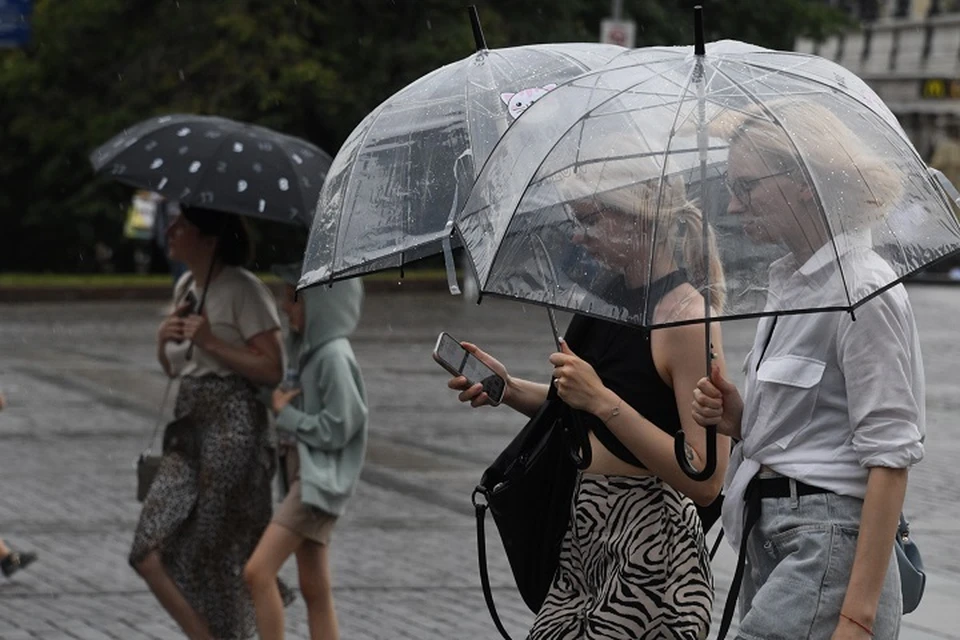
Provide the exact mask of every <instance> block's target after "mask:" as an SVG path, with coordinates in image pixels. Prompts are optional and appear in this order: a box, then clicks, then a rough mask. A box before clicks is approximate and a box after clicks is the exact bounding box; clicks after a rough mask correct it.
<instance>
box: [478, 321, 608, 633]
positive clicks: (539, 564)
mask: <svg viewBox="0 0 960 640" xmlns="http://www.w3.org/2000/svg"><path fill="white" fill-rule="evenodd" d="M580 333H582V331H577V330H575V329H574V330H572V331H571V330H570V329H569V328H568V331H567V334H568V335H567V339H568V341H569V343H570V344H571V348H576V347H575V346H574V345H576V344H577V340H578V338H579V335H578V334H580ZM588 466H590V441H589V440H588V439H587V433H586V429H585V428H584V427H583V425H582V424H581V421H580V419H579V416H578V415H577V412H576V411H573V410H572V409H571V408H570V407H568V406H567V405H566V404H565V403H564V402H563V401H562V400H561V399H560V398H559V397H558V396H557V389H556V386H555V385H553V384H552V383H551V385H550V389H549V391H548V392H547V399H546V401H545V402H544V403H543V404H542V405H540V408H539V409H538V410H537V413H536V414H535V415H534V416H533V417H532V418H531V419H530V420H529V422H527V424H526V425H525V426H524V427H523V429H521V430H520V433H518V434H517V435H516V437H515V438H514V439H513V440H512V441H511V442H510V444H508V445H507V447H506V448H505V449H504V450H503V452H501V453H500V455H499V456H497V459H496V460H494V461H493V464H491V465H490V467H489V468H488V469H487V470H486V471H484V472H483V476H482V477H481V479H480V484H479V485H477V488H476V489H474V491H473V506H474V508H475V510H476V515H477V559H478V561H479V565H480V584H481V586H482V587H483V597H484V600H486V602H487V608H488V609H489V611H490V617H491V618H493V623H494V624H495V625H496V627H497V630H498V631H499V632H500V634H501V635H502V636H503V637H504V638H506V640H511V638H510V635H509V634H508V633H507V631H506V629H504V627H503V623H502V622H501V621H500V616H499V615H497V609H496V606H495V605H494V602H493V593H492V591H491V590H490V576H489V575H488V573H487V551H486V535H485V531H484V518H485V516H486V512H487V511H488V510H489V511H490V513H491V514H492V515H493V521H494V523H495V524H496V526H497V530H498V531H499V533H500V539H501V541H502V542H503V547H504V550H505V551H506V553H507V560H508V561H509V563H510V569H511V570H512V572H513V577H514V580H515V581H516V583H517V589H518V590H519V591H520V595H521V597H522V598H523V601H524V603H526V605H527V606H528V607H529V608H530V610H531V611H533V612H534V613H536V612H538V611H539V610H540V607H541V606H542V605H543V601H544V599H545V598H546V597H547V591H549V589H550V584H551V583H552V582H553V576H554V574H555V573H556V571H557V566H558V565H559V563H560V547H561V545H562V544H563V537H564V535H566V532H567V527H568V525H569V523H570V509H571V504H572V501H573V492H574V489H575V488H576V483H577V471H578V469H585V468H587V467H588Z"/></svg>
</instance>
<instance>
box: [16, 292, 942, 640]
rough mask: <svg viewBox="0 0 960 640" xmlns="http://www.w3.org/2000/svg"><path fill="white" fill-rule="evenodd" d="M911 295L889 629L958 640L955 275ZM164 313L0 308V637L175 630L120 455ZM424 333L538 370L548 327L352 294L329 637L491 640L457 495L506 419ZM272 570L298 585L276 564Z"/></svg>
mask: <svg viewBox="0 0 960 640" xmlns="http://www.w3.org/2000/svg"><path fill="white" fill-rule="evenodd" d="M910 293H911V299H912V300H913V303H914V306H915V310H916V313H917V317H918V322H919V325H920V328H921V331H922V337H923V351H924V357H925V366H926V372H927V382H928V398H927V402H928V439H927V456H926V459H925V460H924V462H923V463H922V464H921V465H919V466H918V467H917V468H916V469H915V470H914V471H913V472H912V473H911V480H910V489H909V493H908V499H907V507H906V511H907V513H908V515H909V516H910V518H911V520H912V522H913V532H914V536H915V537H916V538H917V540H918V541H919V542H920V544H921V546H922V550H923V554H924V559H925V561H926V565H927V568H928V570H929V574H930V582H929V584H928V593H927V596H926V599H925V601H924V603H923V605H921V608H920V609H919V610H918V611H917V612H916V613H914V614H912V615H910V616H907V617H905V618H904V631H903V633H902V634H901V637H902V638H905V639H907V640H925V639H927V638H941V639H942V638H956V637H958V635H957V632H956V630H957V629H958V628H960V610H958V608H957V607H956V603H957V602H960V555H958V554H956V553H955V549H956V543H957V541H958V533H960V500H958V499H957V498H958V497H960V489H958V487H960V465H958V464H957V462H956V461H957V460H960V426H958V421H957V418H956V417H957V415H960V394H958V386H960V384H958V383H960V375H958V374H957V371H956V363H957V362H958V361H960V341H958V340H957V335H958V334H957V329H956V327H957V323H958V321H960V288H958V287H950V286H914V287H911V289H910ZM162 307H163V305H161V304H158V303H156V302H149V301H147V302H83V303H64V304H54V303H36V304H19V305H14V304H0V389H2V390H3V392H4V393H5V394H6V396H7V398H8V401H9V404H10V406H9V408H8V409H7V410H5V411H3V412H0V536H2V537H3V538H4V539H5V540H6V541H7V543H8V544H10V545H12V546H14V547H17V548H29V549H35V550H37V551H38V552H39V554H40V560H39V561H38V562H37V563H36V564H35V565H33V566H32V567H30V569H29V570H27V571H24V572H22V573H20V574H18V575H17V576H16V577H15V578H14V579H12V580H4V581H2V582H0V640H28V639H29V640H37V639H46V640H53V639H61V638H62V639H70V640H93V639H98V640H99V639H112V640H126V639H128V638H129V639H135V638H148V639H154V640H159V639H164V638H180V637H182V634H181V633H180V632H179V631H178V629H177V628H176V627H175V625H174V623H173V622H172V621H171V620H170V619H169V618H168V617H167V616H166V615H165V613H164V612H163V611H162V609H161V608H160V606H159V605H158V604H157V603H156V601H155V600H154V599H153V597H152V596H151V595H150V593H149V592H148V591H147V589H146V587H145V585H144V583H143V582H142V581H141V580H140V579H139V578H138V577H137V576H136V575H135V574H134V573H133V571H131V570H130V568H129V566H128V565H127V561H126V556H127V552H128V549H129V545H130V542H131V538H132V531H133V528H134V526H135V524H136V519H137V515H138V507H139V505H138V503H137V502H136V501H135V500H134V497H133V496H134V489H135V480H134V470H133V461H134V459H135V457H136V455H137V453H138V452H139V451H140V450H141V449H142V448H143V447H144V446H146V441H147V439H148V437H149V433H150V430H151V428H152V426H153V423H154V421H155V419H156V413H157V406H158V404H159V401H160V398H161V395H162V392H163V388H164V386H165V381H164V379H163V378H162V376H161V375H160V373H159V370H158V366H157V364H156V362H155V360H154V344H153V336H154V334H155V329H156V326H157V324H158V323H159V320H160V314H161V311H162ZM564 320H565V317H564V316H562V315H561V321H564ZM753 328H754V324H753V323H752V322H737V323H727V324H725V325H724V343H725V350H726V353H727V357H728V359H729V361H730V362H731V363H738V362H740V361H742V359H743V357H744V355H745V353H746V351H747V349H748V347H749V343H750V341H751V339H752V332H753ZM441 330H447V331H449V332H451V333H452V334H453V335H454V336H456V337H458V338H461V339H470V340H471V341H474V342H477V343H479V344H481V345H482V346H484V348H487V349H488V350H489V351H490V352H492V353H494V354H496V355H498V356H499V357H500V358H501V359H502V360H503V361H504V362H505V363H506V364H507V365H508V367H509V368H510V370H511V372H512V373H513V374H515V375H519V376H521V377H531V378H534V379H546V378H547V376H548V375H549V366H548V365H547V364H546V358H547V356H548V355H549V353H550V352H551V351H552V350H553V349H552V338H551V336H550V333H549V324H548V323H547V317H546V313H545V312H544V310H543V309H541V308H537V307H532V306H524V305H518V304H512V303H508V302H502V301H497V300H493V299H491V300H485V301H484V303H483V304H482V305H479V306H478V305H475V304H472V303H470V302H469V301H464V300H462V299H460V298H452V297H449V296H446V295H444V294H438V293H417V292H414V293H405V294H398V293H382V294H376V295H368V297H367V300H366V304H365V311H364V317H363V321H362V323H361V325H360V327H359V329H358V331H357V334H356V335H355V337H354V347H355V349H356V352H357V356H358V359H359V360H360V363H361V365H362V367H363V372H364V376H365V380H366V383H367V388H368V392H369V399H370V409H371V442H370V449H369V452H368V461H367V465H366V468H365V470H364V473H363V476H362V481H361V484H360V487H359V489H358V492H357V494H356V496H355V497H354V499H353V501H352V503H351V506H350V511H349V513H348V515H347V516H345V517H344V518H343V519H342V521H341V522H340V524H339V526H338V528H337V530H336V531H335V537H334V541H333V543H332V546H331V552H332V562H333V571H334V581H335V585H336V589H335V591H336V600H337V607H338V613H339V618H340V624H341V629H342V636H343V638H345V639H352V638H361V639H370V640H380V639H384V640H386V639H388V638H389V639H395V638H410V639H417V640H421V639H431V640H432V639H436V640H451V639H461V638H463V639H473V638H491V639H494V638H497V637H498V634H497V632H496V629H495V628H494V627H493V624H492V622H491V621H490V619H489V616H488V614H487V611H486V607H485V604H484V600H483V596H482V594H481V591H480V587H479V579H478V577H477V567H476V564H477V562H476V530H475V524H474V518H473V514H472V508H471V506H470V492H471V490H472V488H473V486H474V485H475V484H476V483H477V481H478V479H479V477H480V474H481V473H482V471H483V469H484V468H485V466H486V465H487V464H488V463H489V462H491V461H492V460H493V458H494V457H495V456H496V455H497V454H498V453H499V451H500V450H501V449H502V447H503V446H504V445H505V444H506V443H507V442H508V441H509V439H510V437H511V436H512V435H513V434H514V433H516V431H517V429H518V428H519V427H520V426H522V424H523V422H524V421H523V419H522V418H521V417H520V416H518V415H517V414H511V412H510V411H509V410H507V409H505V408H501V409H484V410H478V411H472V410H469V409H468V408H467V407H462V406H460V404H459V403H458V402H457V401H456V399H455V397H454V395H453V394H452V392H449V391H448V390H447V389H446V387H445V381H446V375H445V374H444V372H443V371H442V370H441V369H440V368H439V367H438V366H437V365H436V364H435V363H434V362H433V361H432V360H431V359H430V351H431V349H432V347H433V344H434V342H435V340H436V336H437V334H438V333H439V332H440V331H441ZM732 368H733V369H736V368H737V367H732ZM733 375H734V377H735V378H736V377H737V375H738V374H737V372H736V371H734V373H733ZM711 539H712V535H711ZM488 547H489V562H490V572H491V578H492V581H493V583H494V591H495V597H496V600H497V604H498V607H499V609H500V612H501V617H502V619H503V620H504V623H505V624H506V626H507V628H508V630H509V631H510V632H511V634H512V635H514V637H515V638H522V637H524V635H525V631H526V629H527V627H528V626H529V624H530V622H531V620H532V615H531V614H530V612H529V611H528V610H527V609H526V608H525V607H524V605H523V603H522V601H521V600H520V599H519V596H518V594H517V593H516V591H515V589H514V588H513V586H512V580H511V576H510V573H509V567H508V565H507V563H506V560H505V557H504V555H503V553H502V549H501V548H500V546H499V539H498V538H497V535H496V531H495V529H494V527H493V526H492V525H491V526H489V527H488ZM732 568H733V555H732V552H730V551H729V550H727V549H724V550H723V551H722V552H721V554H720V555H719V556H718V558H717V560H716V561H715V571H716V574H717V591H718V595H717V600H718V602H719V601H722V599H723V597H725V595H726V590H727V585H728V584H729V580H730V576H731V575H732ZM282 575H283V577H284V578H285V579H286V580H287V581H288V582H289V583H290V584H296V571H295V567H294V566H293V563H292V562H290V563H288V564H287V566H285V568H284V571H283V574H282ZM720 608H721V607H720V606H719V605H718V606H717V607H716V609H717V611H715V617H718V616H719V609H720ZM287 628H288V632H289V633H288V637H290V638H293V639H305V638H307V637H308V635H307V630H306V613H305V611H304V608H303V605H302V603H301V602H299V601H298V602H297V603H295V604H294V605H293V606H291V607H290V608H289V609H288V610H287Z"/></svg>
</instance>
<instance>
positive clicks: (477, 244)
mask: <svg viewBox="0 0 960 640" xmlns="http://www.w3.org/2000/svg"><path fill="white" fill-rule="evenodd" d="M728 172H729V175H728ZM684 186H685V193H684ZM944 188H945V187H943V186H941V184H940V183H939V182H938V180H937V178H936V177H935V176H934V175H932V174H931V173H930V172H928V170H927V167H926V166H925V164H924V162H923V161H922V159H921V158H920V156H919V154H918V153H917V151H916V150H915V149H914V147H913V146H912V144H911V143H910V141H909V140H908V139H907V136H906V135H905V134H904V132H903V130H902V129H901V128H900V126H899V124H897V121H896V118H895V117H894V116H893V114H892V113H890V111H889V110H888V109H887V108H886V107H885V106H884V104H883V103H882V101H881V100H880V99H879V98H877V96H876V95H875V94H873V92H872V91H870V90H869V88H867V87H866V85H865V84H864V83H863V82H862V81H860V80H859V79H857V78H856V77H855V76H853V74H851V73H850V72H848V71H846V70H845V69H843V68H842V67H840V66H838V65H836V64H834V63H832V62H829V61H827V60H824V59H821V58H818V57H815V56H811V55H805V54H799V53H791V52H776V51H770V50H765V49H761V48H759V47H754V46H752V45H747V44H744V43H737V42H730V41H723V42H717V43H709V44H707V45H705V46H703V45H700V46H695V47H676V48H651V49H637V50H633V51H630V52H628V53H624V54H623V55H621V56H619V57H618V58H617V59H615V60H614V61H612V62H611V63H610V64H609V65H607V66H606V67H605V68H603V69H599V70H595V71H592V72H587V73H585V74H584V75H582V76H580V77H578V78H576V79H574V80H571V81H568V82H566V83H563V84H561V85H560V86H558V87H557V88H555V89H554V90H553V91H551V92H550V93H548V94H547V95H545V96H544V97H543V98H541V99H540V100H539V101H538V102H537V103H535V104H534V105H532V106H531V107H530V108H529V110H528V111H527V112H526V113H525V114H524V117H523V118H521V119H519V120H518V121H517V122H516V123H515V124H514V125H513V126H512V127H511V128H510V130H509V131H507V133H506V134H505V135H504V136H503V138H502V139H501V141H500V143H499V145H498V146H497V148H496V149H495V150H494V152H493V153H492V154H491V156H490V158H489V160H488V161H487V163H486V165H485V166H484V168H483V171H482V172H481V174H480V176H479V177H478V179H477V182H476V185H475V187H474V189H473V191H472V193H471V195H470V197H469V200H468V202H467V203H466V205H465V206H464V208H463V210H462V213H461V214H460V216H458V219H457V221H456V226H457V229H458V232H459V234H460V236H461V239H462V242H463V245H464V247H465V248H466V251H467V255H468V256H469V259H470V261H471V264H472V266H473V268H474V270H475V273H476V275H477V277H478V281H479V287H480V291H481V295H495V296H500V297H505V298H512V299H517V300H522V301H525V302H533V303H538V304H542V305H546V306H548V308H561V309H565V310H569V311H573V312H577V313H583V314H587V315H592V316H596V317H600V318H606V319H609V320H613V321H616V322H621V323H626V324H629V325H633V326H639V327H646V328H648V329H654V328H657V327H667V326H675V325H680V324H687V323H700V322H702V323H706V324H707V331H706V332H705V350H706V352H707V353H706V370H707V373H708V374H709V369H710V355H709V350H710V345H709V322H710V321H711V320H716V319H732V318H751V317H759V316H765V315H783V314H794V313H809V312H821V311H836V310H844V311H848V312H851V313H852V312H854V310H855V309H856V308H857V307H858V306H860V305H862V304H864V303H865V302H866V301H867V300H869V299H871V298H872V297H874V296H876V295H878V294H879V293H881V292H882V291H884V290H886V289H888V288H889V287H891V286H893V285H895V284H896V283H898V282H900V281H901V280H902V279H903V278H905V277H906V276H908V275H910V274H911V273H913V272H915V271H917V270H918V269H921V268H922V267H924V266H925V265H927V264H929V263H930V262H933V261H935V260H937V259H939V258H941V257H943V256H946V255H948V254H950V253H952V252H953V251H956V250H957V249H958V248H960V225H958V222H957V218H956V208H955V205H954V203H953V202H952V201H951V200H950V199H949V198H948V197H947V196H946V194H945V191H944ZM731 200H733V202H732V203H731V202H730V201H731ZM690 203H692V205H693V206H692V207H691V205H690ZM691 210H692V211H691ZM694 212H696V213H694ZM699 221H703V222H705V224H699ZM691 223H692V224H691ZM591 235H592V236H593V238H592V239H591ZM694 240H695V241H696V242H698V243H699V251H690V249H692V248H693V245H691V242H693V241H694ZM664 247H666V249H664ZM585 248H586V249H588V250H589V251H586V252H585V251H584V249H585ZM691 256H697V257H696V258H693V259H692V258H691ZM804 260H806V263H805V264H803V263H804ZM714 262H719V264H721V265H722V267H723V271H724V272H725V278H723V277H720V275H719V273H718V272H717V271H716V269H712V268H711V264H713V263H714ZM797 262H799V264H796V263H797ZM664 264H671V265H673V266H676V267H679V268H681V269H684V270H685V271H686V273H687V277H688V281H689V282H690V284H691V285H693V287H694V288H695V289H696V291H697V292H698V293H699V294H701V295H699V296H688V297H687V299H686V300H685V301H684V300H682V301H680V303H678V304H675V305H673V306H672V308H670V309H659V308H658V309H654V308H649V306H648V305H646V300H645V296H644V295H643V291H644V290H645V289H646V288H647V287H649V286H650V285H651V284H652V283H653V282H655V281H656V280H657V279H658V277H660V276H661V275H663V274H662V270H663V265H664ZM800 264H803V266H802V267H801V268H800V270H799V272H800V273H801V274H805V276H804V277H805V278H807V280H805V282H806V284H808V285H810V286H806V287H797V288H796V289H795V290H792V291H791V292H790V295H789V296H787V295H780V294H781V293H782V292H780V291H777V290H774V289H773V288H772V287H771V284H770V282H771V281H770V277H769V275H770V271H771V267H772V268H773V269H777V268H778V267H779V268H780V269H783V268H785V267H786V266H787V265H795V266H798V267H799V266H800ZM814 283H815V284H814ZM698 309H699V311H698ZM711 442H712V450H711V448H710V444H711ZM715 450H716V438H715V432H713V433H709V434H708V452H707V458H708V459H707V464H706V466H705V468H704V469H703V470H702V471H700V472H698V471H697V470H696V469H694V468H693V467H692V466H691V465H689V463H687V461H686V459H685V457H684V455H683V440H682V433H680V434H678V436H677V453H678V462H679V463H680V464H681V466H683V467H684V469H685V471H687V473H688V474H690V475H691V476H693V477H698V478H706V477H708V476H709V475H710V474H712V472H713V465H714V463H715V460H716V458H715Z"/></svg>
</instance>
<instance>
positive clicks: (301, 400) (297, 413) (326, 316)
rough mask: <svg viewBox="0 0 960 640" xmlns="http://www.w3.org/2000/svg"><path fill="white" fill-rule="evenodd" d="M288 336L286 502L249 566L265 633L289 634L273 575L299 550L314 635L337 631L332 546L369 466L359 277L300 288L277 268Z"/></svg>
mask: <svg viewBox="0 0 960 640" xmlns="http://www.w3.org/2000/svg"><path fill="white" fill-rule="evenodd" d="M278 273H280V275H281V276H282V277H283V278H284V280H285V282H286V285H285V287H284V289H285V290H284V300H283V301H282V304H281V307H282V309H283V311H284V312H285V313H286V314H287V317H288V318H289V324H290V335H289V338H288V342H287V354H288V358H289V365H288V368H297V369H298V371H299V381H300V388H299V389H277V390H275V391H274V392H273V394H272V396H271V398H270V405H271V408H272V409H273V411H274V415H275V416H276V424H277V429H278V431H279V434H280V439H281V448H282V451H283V453H284V454H285V455H284V460H285V461H286V464H285V465H284V466H285V467H286V469H281V473H282V474H284V477H285V480H287V486H288V487H289V488H288V491H287V495H286V497H285V498H284V501H283V502H282V503H281V504H280V506H279V507H278V508H277V510H276V511H275V512H274V516H273V520H272V521H271V522H270V525H269V526H268V527H267V530H266V531H265V532H264V534H263V537H262V538H261V539H260V542H259V544H258V545H257V548H256V550H255V551H254V552H253V556H251V558H250V560H249V561H248V562H247V566H246V568H245V570H244V578H245V580H246V582H247V585H248V586H249V588H250V592H251V594H252V596H253V602H254V606H255V608H256V614H257V631H258V632H259V633H260V638H262V639H263V640H274V639H276V638H282V637H283V629H284V621H283V602H282V600H281V596H280V592H279V590H278V588H277V573H278V572H279V571H280V567H282V566H283V563H284V562H285V561H286V560H287V558H289V557H290V555H291V554H294V553H295V554H296V556H297V568H298V570H299V579H300V591H301V594H302V595H303V599H304V601H305V602H306V605H307V617H308V623H309V628H310V638H311V639H312V640H319V639H320V638H323V639H324V640H335V639H337V638H339V631H338V627H337V617H336V612H335V611H334V606H333V591H332V587H331V579H330V563H329V554H328V547H329V541H330V533H331V530H332V529H333V526H334V524H335V522H336V520H337V518H338V517H339V516H340V515H342V514H343V511H344V507H345V506H346V503H347V500H348V499H349V498H350V495H351V494H352V493H353V489H354V486H355V485H356V483H357V479H358V478H359V476H360V468H361V467H362V466H363V457H364V450H365V448H366V444H367V406H366V397H365V394H364V388H363V379H362V378H361V375H360V368H359V367H358V366H357V361H356V358H355V357H354V354H353V349H352V347H351V346H350V341H349V339H348V336H349V335H350V334H351V333H353V330H354V329H355V328H356V326H357V322H358V321H359V318H360V307H361V304H362V301H363V286H362V284H361V283H360V282H359V281H358V280H349V281H345V282H338V283H336V284H335V285H333V287H327V286H323V287H314V288H312V289H308V290H306V291H303V292H301V293H299V294H297V293H296V289H295V284H296V281H297V278H298V277H299V274H300V270H299V268H295V267H286V268H284V269H281V270H278Z"/></svg>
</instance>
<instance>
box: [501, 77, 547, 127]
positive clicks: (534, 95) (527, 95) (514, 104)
mask: <svg viewBox="0 0 960 640" xmlns="http://www.w3.org/2000/svg"><path fill="white" fill-rule="evenodd" d="M556 88H557V85H555V84H546V85H543V86H542V87H532V88H530V89H524V90H522V91H517V92H516V93H501V94H500V99H501V100H503V104H505V105H507V111H509V112H510V117H511V118H513V119H514V120H516V119H517V118H519V117H520V114H521V113H523V112H524V111H526V110H527V108H528V107H529V106H530V105H532V104H533V103H534V102H536V101H537V100H539V99H540V98H542V97H543V96H545V95H546V94H547V92H548V91H551V90H552V89H556Z"/></svg>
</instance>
